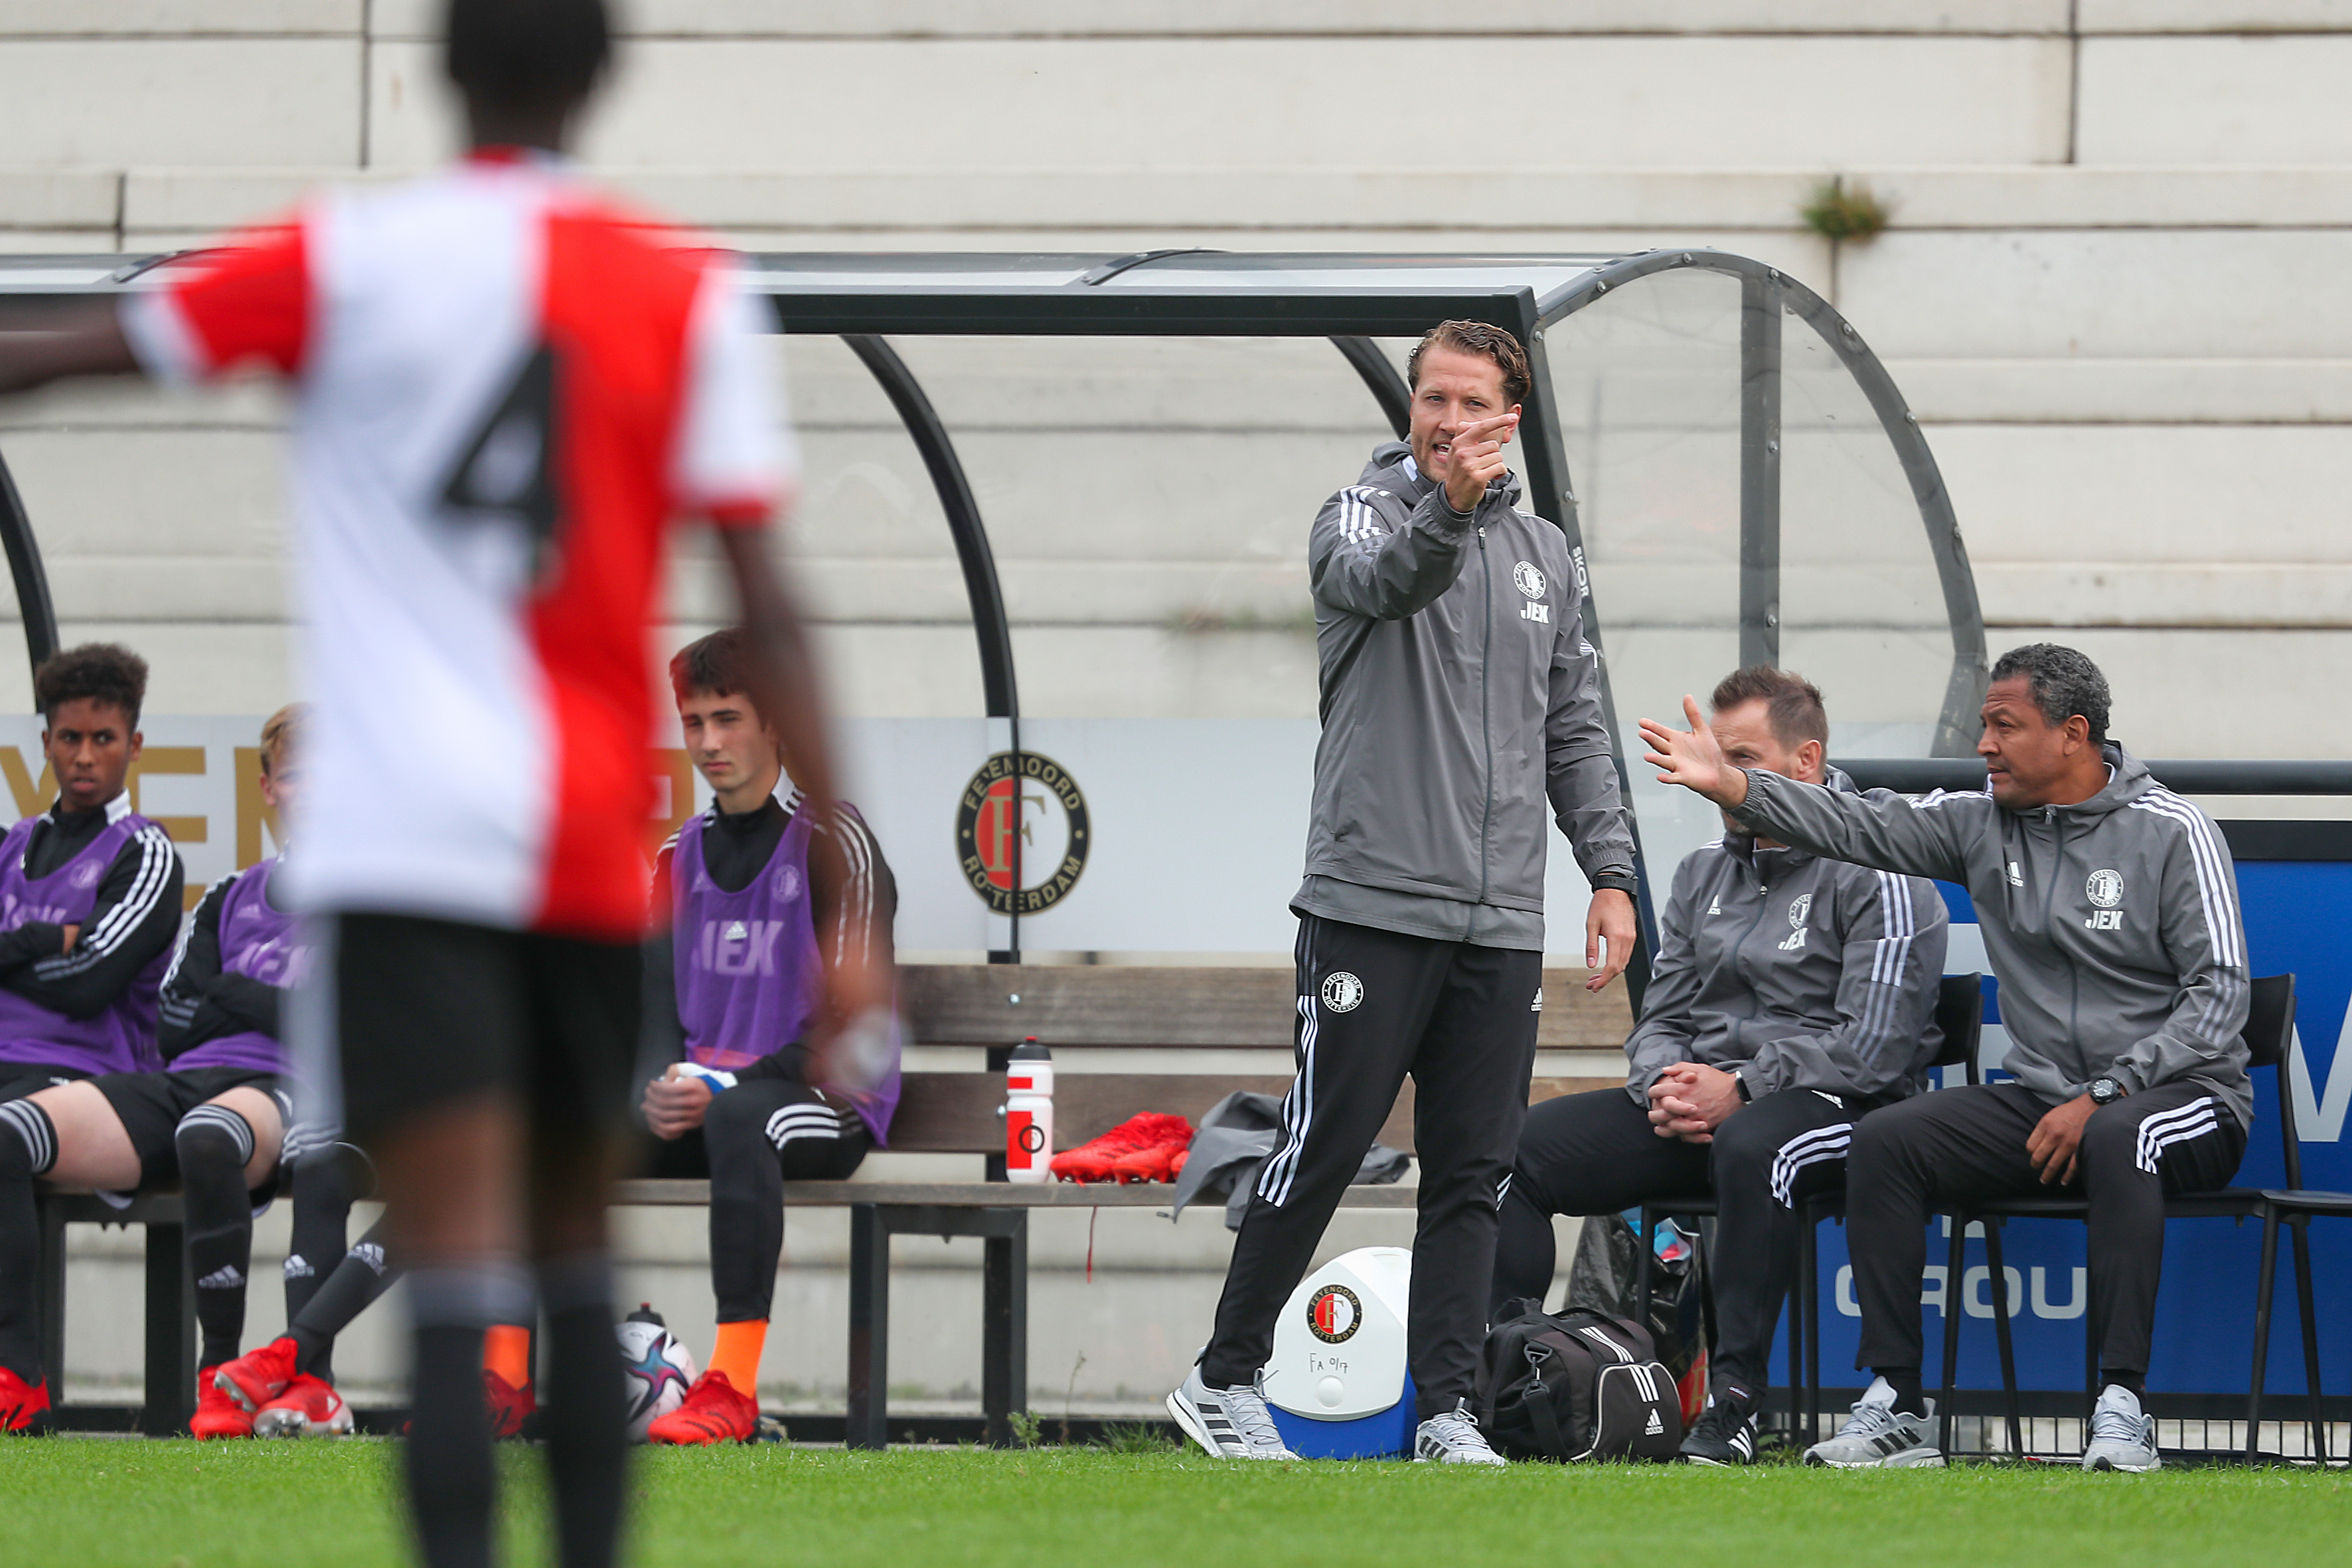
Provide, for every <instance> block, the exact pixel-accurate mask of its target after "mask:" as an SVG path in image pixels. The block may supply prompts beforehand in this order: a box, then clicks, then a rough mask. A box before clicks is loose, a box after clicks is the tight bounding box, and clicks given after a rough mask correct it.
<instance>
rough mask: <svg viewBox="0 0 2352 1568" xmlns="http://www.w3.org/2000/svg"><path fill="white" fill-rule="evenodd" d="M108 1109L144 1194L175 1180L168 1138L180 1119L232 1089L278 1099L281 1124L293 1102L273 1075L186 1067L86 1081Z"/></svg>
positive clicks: (174, 1155)
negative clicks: (124, 1137)
mask: <svg viewBox="0 0 2352 1568" xmlns="http://www.w3.org/2000/svg"><path fill="white" fill-rule="evenodd" d="M90 1082H91V1084H92V1085H93V1086H94V1087H95V1088H96V1089H97V1090H98V1092H99V1093H100V1094H102V1095H104V1096H106V1103H107V1104H109V1105H110V1106H112V1107H114V1114H115V1115H116V1116H117V1117H118V1118H120V1119H121V1122H122V1130H123V1131H125V1132H128V1133H129V1134H131V1149H132V1150H133V1151H134V1152H137V1154H138V1155H139V1186H140V1190H141V1191H142V1192H144V1191H148V1190H152V1189H153V1188H156V1187H168V1186H172V1185H174V1184H177V1183H178V1181H179V1179H180V1150H179V1145H178V1144H176V1143H174V1142H173V1134H174V1133H176V1132H177V1131H179V1130H180V1118H182V1117H184V1116H185V1115H186V1114H187V1113H188V1112H189V1111H191V1110H194V1109H195V1108H196V1107H197V1106H199V1105H202V1104H204V1103H205V1101H206V1100H218V1099H219V1098H220V1097H221V1096H222V1095H224V1094H226V1093H227V1092H228V1091H229V1090H230V1089H259V1090H261V1092H262V1093H264V1094H267V1095H268V1096H269V1097H270V1098H271V1099H273V1100H277V1101H278V1116H279V1118H280V1119H281V1120H284V1119H289V1118H290V1117H291V1116H292V1115H293V1100H292V1098H291V1097H290V1096H289V1094H288V1093H287V1091H286V1089H285V1086H284V1083H283V1082H282V1080H280V1079H278V1077H277V1075H276V1074H274V1073H266V1072H256V1071H254V1070H253V1069H252V1068H189V1069H188V1070H187V1071H185V1072H110V1073H105V1074H102V1075H100V1077H98V1078H94V1079H91V1080H90Z"/></svg>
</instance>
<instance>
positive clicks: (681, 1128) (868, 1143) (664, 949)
mask: <svg viewBox="0 0 2352 1568" xmlns="http://www.w3.org/2000/svg"><path fill="white" fill-rule="evenodd" d="M748 658H749V650H748V648H747V647H746V646H745V642H744V638H743V634H742V633H740V631H734V630H729V631H721V632H714V633H712V634H711V635H710V636H709V637H704V638H703V639H702V640H701V641H699V642H697V643H694V644H692V645H690V646H688V647H686V648H684V649H681V650H680V651H679V653H678V655H677V658H674V659H672V660H671V661H670V667H669V668H670V683H671V685H672V687H673V688H674V689H675V690H676V694H677V714H678V723H679V727H680V729H681V730H683V731H684V732H685V739H686V751H687V755H688V757H690V758H692V759H693V762H694V765H695V766H696V767H697V768H698V769H699V770H700V771H701V773H702V776H703V778H704V779H706V780H707V781H709V784H710V787H711V791H712V794H713V797H714V798H713V799H712V801H711V803H710V809H709V810H708V811H706V812H704V813H702V814H701V815H700V816H697V817H695V818H693V819H692V820H691V821H689V822H688V823H687V824H686V826H683V827H681V828H679V829H678V830H677V836H676V837H673V838H671V840H670V841H669V842H668V843H667V845H665V846H663V847H662V853H661V859H660V862H659V866H658V869H657V871H656V876H655V878H654V888H655V897H656V903H657V906H658V907H657V908H656V912H655V918H656V920H659V919H660V918H661V917H662V916H663V915H665V914H666V915H667V916H668V917H669V919H668V927H669V931H668V935H667V937H665V938H663V939H661V940H658V941H656V942H653V943H652V944H651V947H650V951H649V952H647V954H646V960H647V962H646V985H647V988H648V990H649V992H650V994H649V995H648V996H647V998H646V1020H647V1027H648V1029H649V1030H650V1031H659V1032H660V1033H661V1035H662V1036H663V1038H662V1039H661V1041H660V1044H661V1045H662V1046H663V1047H666V1054H667V1055H668V1056H669V1057H670V1058H671V1060H670V1065H669V1067H668V1068H667V1069H666V1070H665V1071H664V1072H663V1073H662V1075H661V1076H660V1077H658V1078H656V1079H652V1080H651V1081H649V1082H648V1083H647V1084H646V1090H645V1100H644V1109H645V1117H646V1127H647V1129H648V1130H650V1131H652V1132H653V1134H654V1135H655V1136H656V1138H659V1139H661V1140H663V1142H662V1143H661V1144H660V1145H659V1152H658V1153H657V1154H656V1158H655V1160H654V1163H653V1166H652V1169H650V1170H649V1171H647V1172H646V1174H648V1175H652V1176H667V1177H674V1178H683V1179H686V1180H697V1179H700V1178H703V1177H708V1178H709V1182H710V1285H711V1290H712V1293H713V1294H714V1295H716V1296H717V1298H718V1302H719V1343H718V1345H717V1347H716V1348H714V1349H713V1350H712V1352H710V1359H709V1362H708V1363H706V1364H707V1366H708V1369H709V1370H707V1371H706V1372H704V1373H703V1374H702V1375H701V1376H700V1377H698V1378H697V1379H696V1380H695V1383H694V1386H693V1387H692V1388H691V1389H689V1390H688V1391H687V1395H686V1403H685V1404H683V1405H679V1406H678V1408H677V1409H676V1410H673V1411H671V1412H670V1413H669V1414H668V1415H663V1416H660V1417H658V1418H657V1419H656V1420H655V1421H654V1423H653V1425H652V1426H650V1427H648V1428H647V1429H646V1438H647V1439H648V1440H649V1441H651V1442H655V1443H689V1444H700V1443H719V1442H728V1441H741V1440H742V1439H745V1438H748V1437H750V1436H752V1434H753V1433H754V1432H755V1431H756V1430H757V1429H758V1426H759V1420H760V1407H759V1403H758V1400H759V1386H760V1384H759V1379H760V1357H761V1352H762V1351H763V1350H764V1349H765V1348H766V1346H767V1342H768V1312H769V1309H770V1306H771V1305H772V1301H773V1299H774V1296H775V1289H776V1263H777V1259H778V1258H780V1257H781V1256H782V1252H783V1245H784V1210H783V1198H784V1194H783V1184H784V1183H786V1182H824V1181H834V1182H837V1181H841V1180H844V1179H845V1178H846V1177H847V1176H848V1175H849V1174H850V1173H852V1172H854V1171H856V1169H857V1167H858V1164H859V1163H860V1162H861V1161H863V1160H864V1159H865V1158H866V1151H867V1150H869V1149H872V1148H874V1147H875V1146H877V1144H879V1143H881V1142H884V1141H885V1139H886V1138H887V1136H888V1133H889V1129H890V1112H891V1110H893V1109H894V1108H895V1107H896V1106H897V1105H898V1053H897V1048H896V1042H895V1037H891V1038H889V1039H887V1040H885V1041H883V1042H881V1044H882V1047H883V1049H884V1050H885V1051H886V1052H887V1061H886V1062H883V1063H878V1064H873V1066H872V1067H869V1068H868V1069H867V1070H866V1071H865V1072H863V1073H860V1074H857V1075H856V1081H850V1082H841V1081H828V1080H827V1079H825V1078H824V1077H822V1076H819V1074H820V1072H821V1070H822V1064H818V1063H814V1062H812V1061H811V1059H810V1056H809V1051H808V1028H809V1025H810V1023H811V1022H812V1021H813V1019H814V1004H815V1000H816V994H817V984H818V982H819V980H820V978H821V975H822V973H823V971H824V969H825V968H827V967H838V966H839V965H841V964H843V963H849V964H852V965H855V966H858V967H865V966H868V965H887V964H888V963H889V962H890V946H891V942H890V922H891V919H892V917H893V915H895V914H896V912H897V910H898V886H897V884H896V882H894V881H893V880H892V879H891V876H890V868H889V867H888V866H887V864H885V863H884V861H883V859H882V847H881V846H880V845H879V844H877V843H876V842H875V841H874V835H873V833H872V832H871V831H869V830H868V829H867V827H866V823H865V821H864V820H863V819H862V818H860V817H859V816H858V815H857V813H856V811H854V810H853V809H851V808H850V806H849V805H848V804H847V803H846V802H843V803H841V804H839V805H835V807H834V808H833V809H832V810H831V811H829V812H826V813H824V814H823V815H819V814H818V813H817V812H816V811H815V810H814V809H813V808H812V807H811V806H810V805H809V803H808V800H807V799H806V797H805V796H803V795H801V793H800V792H799V791H797V790H795V789H793V788H792V787H791V786H790V784H788V783H787V782H786V781H785V779H784V777H783V753H782V750H781V749H780V748H779V747H778V745H777V743H776V732H775V730H774V729H773V727H772V726H771V725H770V724H769V723H768V722H767V721H766V719H765V718H764V717H763V716H762V715H761V712H760V710H759V708H758V707H757V705H755V704H754V703H753V702H752V701H751V698H750V697H749V696H747V695H746V694H745V690H744V688H745V685H746V682H745V681H744V679H743V667H744V665H745V663H746V662H747V659H748ZM877 1068H878V1070H876V1069H877Z"/></svg>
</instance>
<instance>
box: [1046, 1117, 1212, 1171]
mask: <svg viewBox="0 0 2352 1568" xmlns="http://www.w3.org/2000/svg"><path fill="white" fill-rule="evenodd" d="M1173 1129H1181V1131H1171V1130H1173ZM1171 1138H1172V1139H1173V1141H1174V1142H1175V1143H1176V1146H1177V1147H1179V1148H1182V1147H1183V1146H1184V1145H1185V1144H1187V1143H1189V1142H1191V1141H1192V1123H1191V1122H1189V1121H1185V1120H1184V1119H1183V1118H1182V1117H1181V1116H1164V1115H1161V1114H1160V1112H1158V1111H1156V1110H1146V1111H1143V1112H1140V1113H1139V1114H1138V1115H1134V1116H1130V1117H1129V1118H1128V1119H1127V1120H1126V1121H1122V1122H1120V1123H1119V1124H1118V1126H1116V1127H1114V1128H1112V1129H1111V1130H1110V1131H1108V1132H1106V1133H1104V1134H1103V1135H1102V1136H1101V1137H1099V1138H1097V1139H1095V1140H1093V1141H1092V1142H1087V1143H1081V1144H1079V1145H1078V1146H1077V1147H1076V1148H1075V1149H1069V1150H1065V1151H1064V1152H1061V1153H1059V1154H1056V1155H1055V1156H1054V1160H1053V1163H1052V1164H1051V1165H1050V1166H1048V1167H1047V1168H1048V1169H1049V1170H1051V1171H1052V1172H1053V1174H1054V1179H1055V1181H1060V1182H1115V1181H1118V1180H1121V1179H1122V1178H1121V1177H1120V1175H1119V1173H1118V1162H1119V1161H1121V1160H1123V1159H1125V1158H1127V1157H1128V1156H1129V1155H1130V1154H1141V1153H1145V1152H1149V1151H1151V1150H1156V1149H1158V1148H1159V1147H1160V1145H1162V1144H1164V1143H1167V1142H1170V1141H1171ZM1160 1163H1161V1164H1162V1165H1164V1164H1165V1163H1166V1162H1165V1160H1164V1159H1162V1161H1161V1162H1160ZM1124 1179H1125V1180H1128V1181H1135V1180H1139V1179H1140V1178H1139V1177H1136V1176H1128V1177H1126V1178H1124Z"/></svg>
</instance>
